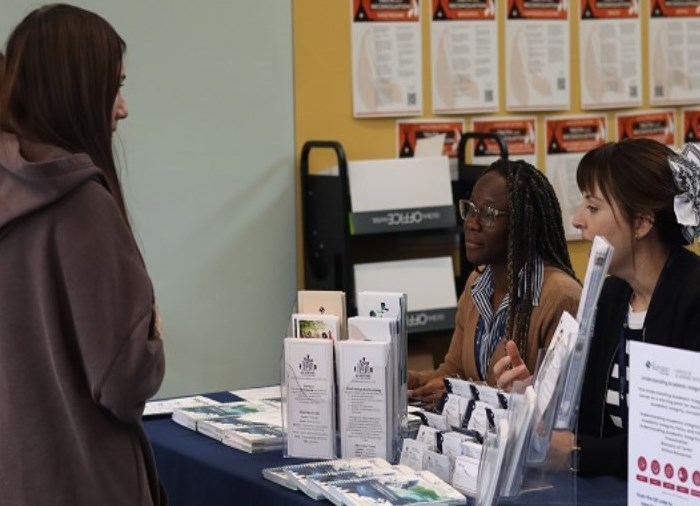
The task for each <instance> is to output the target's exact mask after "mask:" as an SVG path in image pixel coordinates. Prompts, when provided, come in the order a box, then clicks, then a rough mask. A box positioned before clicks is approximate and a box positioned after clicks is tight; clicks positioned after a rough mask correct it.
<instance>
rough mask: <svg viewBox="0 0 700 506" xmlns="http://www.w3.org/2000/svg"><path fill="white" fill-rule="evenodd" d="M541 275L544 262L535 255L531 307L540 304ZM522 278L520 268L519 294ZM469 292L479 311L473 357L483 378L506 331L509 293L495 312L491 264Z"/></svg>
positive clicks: (522, 272) (522, 287)
mask: <svg viewBox="0 0 700 506" xmlns="http://www.w3.org/2000/svg"><path fill="white" fill-rule="evenodd" d="M543 276H544V262H543V261H542V259H541V258H537V259H536V260H535V274H534V278H533V284H534V286H533V294H532V295H533V296H532V305H533V306H537V305H538V304H539V303H540V294H541V293H542V278H543ZM523 278H524V270H521V271H520V273H519V274H518V295H520V294H522V293H523V291H524V288H525V287H524V286H522V285H523V282H524V281H523ZM471 294H472V298H473V299H474V305H475V306H476V308H477V310H478V311H479V321H478V323H477V326H476V335H475V336H474V357H475V359H476V367H477V369H478V370H479V376H480V378H479V379H481V380H483V381H486V379H487V378H488V372H489V371H488V367H489V359H490V358H491V356H492V355H493V353H494V351H495V350H496V347H497V346H498V343H499V342H500V340H501V339H503V336H504V334H505V331H506V315H507V314H508V304H509V303H510V296H509V295H508V294H507V293H506V295H505V297H503V300H502V301H501V303H500V304H499V306H498V308H497V309H496V312H495V313H494V311H493V307H492V306H491V297H492V296H493V272H492V270H491V266H490V265H489V266H487V267H486V269H485V270H484V272H483V273H482V274H481V276H479V277H478V278H477V279H476V281H475V282H474V284H473V285H472V286H471Z"/></svg>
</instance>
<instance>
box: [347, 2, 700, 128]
mask: <svg viewBox="0 0 700 506" xmlns="http://www.w3.org/2000/svg"><path fill="white" fill-rule="evenodd" d="M422 1H423V2H426V1H429V2H430V9H431V10H430V12H431V16H430V62H431V69H430V76H431V92H432V105H433V113H435V114H461V113H488V112H496V111H497V110H498V107H499V103H500V91H499V90H500V86H499V82H500V81H501V76H499V65H498V62H499V58H498V50H499V37H498V29H497V28H498V16H499V14H498V13H499V9H498V4H497V1H498V0H422ZM500 1H505V2H506V3H507V4H506V20H505V37H504V39H503V40H504V41H505V76H504V77H503V78H504V80H505V83H506V85H505V95H506V96H505V104H506V110H507V111H514V112H518V111H521V112H527V111H558V110H568V109H570V108H571V107H570V90H571V70H570V69H571V63H572V61H571V58H572V56H571V34H570V23H569V18H570V15H569V4H568V0H500ZM650 1H651V4H650V9H649V11H648V16H649V20H648V26H649V33H648V40H649V51H648V55H649V61H648V67H649V79H648V88H649V90H650V97H649V102H650V105H652V106H670V105H688V104H693V103H697V102H700V38H698V37H697V36H695V35H693V34H694V33H699V32H698V31H699V30H700V4H699V2H698V0H650ZM420 2H421V0H351V7H352V21H351V23H352V29H351V37H352V79H353V113H354V116H355V117H356V118H365V117H381V116H413V115H421V114H422V112H423V99H422V96H423V77H422V61H423V56H422V50H423V41H422V34H421V4H420ZM579 4H580V9H579V18H578V19H579V54H578V62H579V64H580V76H581V77H580V81H581V85H580V88H581V105H582V108H583V109H606V108H620V107H639V106H641V105H642V64H641V60H642V52H641V46H642V34H641V20H640V16H641V14H640V9H639V5H638V0H580V1H579Z"/></svg>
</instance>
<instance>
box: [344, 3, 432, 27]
mask: <svg viewBox="0 0 700 506" xmlns="http://www.w3.org/2000/svg"><path fill="white" fill-rule="evenodd" d="M352 13H353V16H352V19H353V21H355V22H364V21H367V22H372V21H390V22H398V21H417V20H418V19H419V16H420V5H419V3H418V0H353V2H352Z"/></svg>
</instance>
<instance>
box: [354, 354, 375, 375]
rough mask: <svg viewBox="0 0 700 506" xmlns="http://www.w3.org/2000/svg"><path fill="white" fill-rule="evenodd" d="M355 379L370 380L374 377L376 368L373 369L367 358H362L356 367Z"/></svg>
mask: <svg viewBox="0 0 700 506" xmlns="http://www.w3.org/2000/svg"><path fill="white" fill-rule="evenodd" d="M354 370H355V378H356V379H370V378H371V377H372V372H373V371H374V367H372V366H371V365H370V363H369V360H367V359H366V358H365V357H362V358H361V359H360V360H359V361H358V362H357V365H356V366H355V367H354Z"/></svg>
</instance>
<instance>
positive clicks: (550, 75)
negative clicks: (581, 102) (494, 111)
mask: <svg viewBox="0 0 700 506" xmlns="http://www.w3.org/2000/svg"><path fill="white" fill-rule="evenodd" d="M565 3H566V2H562V4H565ZM569 38H570V35H569V21H568V19H566V20H560V19H547V20H544V19H516V20H514V19H508V20H507V21H506V51H505V54H506V110H507V111H534V110H543V111H554V110H568V109H569V108H570V89H571V84H570V82H571V79H570V72H569V65H570V58H569V54H570V40H569Z"/></svg>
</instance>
